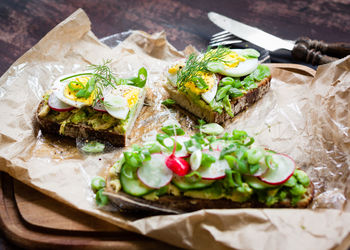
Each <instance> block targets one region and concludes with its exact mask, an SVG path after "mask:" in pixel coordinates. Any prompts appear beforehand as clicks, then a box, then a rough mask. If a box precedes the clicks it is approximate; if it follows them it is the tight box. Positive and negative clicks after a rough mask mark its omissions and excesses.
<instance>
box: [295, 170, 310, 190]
mask: <svg viewBox="0 0 350 250" xmlns="http://www.w3.org/2000/svg"><path fill="white" fill-rule="evenodd" d="M294 175H295V177H296V178H297V179H298V181H299V182H300V183H301V184H303V186H304V187H308V186H309V185H310V179H309V177H308V176H307V174H306V173H305V172H304V171H302V170H299V169H297V170H295V173H294Z"/></svg>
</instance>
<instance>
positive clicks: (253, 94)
mask: <svg viewBox="0 0 350 250" xmlns="http://www.w3.org/2000/svg"><path fill="white" fill-rule="evenodd" d="M270 82H271V76H270V77H266V78H265V79H263V80H262V81H260V82H259V83H258V84H257V85H258V87H257V88H254V89H250V90H249V91H248V92H247V93H246V94H244V95H243V96H240V97H236V98H233V99H232V100H231V108H232V112H233V114H234V115H236V114H238V113H239V112H241V111H243V110H245V109H246V108H248V107H249V106H250V105H252V104H254V103H255V102H257V101H258V100H259V99H260V98H262V97H263V96H264V95H265V94H266V93H267V92H268V91H269V89H270ZM165 89H166V90H167V92H168V93H169V95H170V98H172V99H173V100H175V102H176V104H177V105H179V106H180V107H181V108H183V109H185V110H187V111H188V112H190V113H191V114H194V115H195V116H197V117H198V118H200V119H204V120H205V121H207V122H209V123H212V122H215V123H219V124H223V123H224V122H226V121H228V120H231V119H232V117H231V116H230V115H229V114H227V112H225V111H223V112H222V113H221V114H219V113H218V112H216V111H213V110H210V109H209V108H204V107H201V106H199V105H197V104H196V103H194V102H193V100H191V98H190V97H189V96H188V95H186V94H184V93H182V92H180V91H178V90H177V89H176V88H174V87H173V86H172V85H171V84H166V85H165ZM208 106H209V105H208Z"/></svg>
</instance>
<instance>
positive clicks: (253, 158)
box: [247, 148, 264, 165]
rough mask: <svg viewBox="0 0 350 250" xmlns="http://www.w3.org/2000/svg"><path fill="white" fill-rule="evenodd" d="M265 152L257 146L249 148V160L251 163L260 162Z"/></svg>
mask: <svg viewBox="0 0 350 250" xmlns="http://www.w3.org/2000/svg"><path fill="white" fill-rule="evenodd" d="M263 156H264V153H263V152H262V150H260V149H257V148H252V149H248V150H247V160H248V163H249V164H251V165H255V164H257V163H259V161H260V159H261V158H263Z"/></svg>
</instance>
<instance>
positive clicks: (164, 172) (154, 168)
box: [137, 154, 173, 188]
mask: <svg viewBox="0 0 350 250" xmlns="http://www.w3.org/2000/svg"><path fill="white" fill-rule="evenodd" d="M166 158H167V156H165V155H163V154H153V155H151V160H149V161H145V162H144V163H143V164H142V166H141V167H140V168H139V169H138V171H137V176H138V178H139V179H140V180H141V181H142V183H143V184H145V185H146V186H147V187H150V188H161V187H164V186H166V185H167V184H168V183H169V182H170V181H171V179H172V177H173V172H172V171H171V170H170V169H169V168H168V167H167V165H166V164H165V163H166Z"/></svg>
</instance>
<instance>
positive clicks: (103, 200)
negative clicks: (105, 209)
mask: <svg viewBox="0 0 350 250" xmlns="http://www.w3.org/2000/svg"><path fill="white" fill-rule="evenodd" d="M103 192H104V188H103V189H100V190H99V191H98V192H97V193H96V198H95V200H96V204H97V205H98V206H100V207H102V206H105V205H107V204H108V202H109V200H108V196H107V195H104V194H103Z"/></svg>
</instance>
